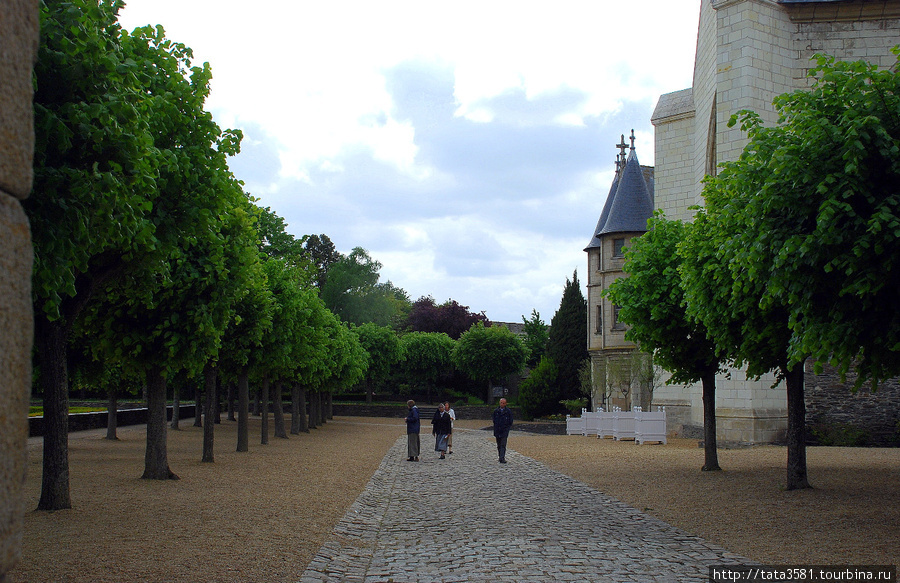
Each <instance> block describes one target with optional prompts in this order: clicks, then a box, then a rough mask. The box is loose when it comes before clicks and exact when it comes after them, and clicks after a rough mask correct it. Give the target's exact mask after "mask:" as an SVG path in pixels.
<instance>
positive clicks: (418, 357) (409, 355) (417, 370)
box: [400, 332, 456, 385]
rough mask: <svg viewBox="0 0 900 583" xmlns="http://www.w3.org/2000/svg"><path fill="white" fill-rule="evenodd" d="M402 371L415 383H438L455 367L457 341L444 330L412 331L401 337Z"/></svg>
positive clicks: (408, 379) (409, 380)
mask: <svg viewBox="0 0 900 583" xmlns="http://www.w3.org/2000/svg"><path fill="white" fill-rule="evenodd" d="M400 344H401V347H402V352H403V363H402V367H401V368H402V371H403V373H404V374H405V375H406V377H407V378H406V380H407V381H408V382H410V383H412V384H413V385H425V384H431V385H433V384H434V383H437V382H438V380H439V379H440V378H441V377H443V376H445V375H446V374H447V373H448V372H449V371H450V370H451V369H452V367H453V358H452V356H453V348H454V346H456V342H455V341H454V340H453V339H452V338H450V337H449V336H447V335H446V334H444V333H443V332H410V333H408V334H404V335H403V336H402V337H401V338H400Z"/></svg>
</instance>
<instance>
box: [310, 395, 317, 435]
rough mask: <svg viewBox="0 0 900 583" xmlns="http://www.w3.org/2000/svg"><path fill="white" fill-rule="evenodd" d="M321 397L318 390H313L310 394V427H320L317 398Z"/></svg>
mask: <svg viewBox="0 0 900 583" xmlns="http://www.w3.org/2000/svg"><path fill="white" fill-rule="evenodd" d="M318 398H319V393H318V391H312V392H311V393H310V394H309V428H310V429H318V427H319V417H318V410H317V409H316V399H318Z"/></svg>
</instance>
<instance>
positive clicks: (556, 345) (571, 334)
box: [547, 270, 588, 399]
mask: <svg viewBox="0 0 900 583" xmlns="http://www.w3.org/2000/svg"><path fill="white" fill-rule="evenodd" d="M547 354H548V355H549V356H550V358H552V359H553V362H554V363H556V366H557V367H558V368H559V376H558V377H557V385H558V389H559V397H560V398H563V399H577V398H578V397H579V396H580V394H581V388H580V387H581V383H580V381H579V379H578V368H579V367H580V366H581V363H582V362H584V359H585V358H587V357H588V353H587V300H585V299H584V294H582V293H581V284H580V283H579V282H578V271H577V270H576V271H575V273H573V274H572V280H571V281H570V280H569V279H568V278H567V279H566V287H565V289H564V290H563V295H562V299H561V300H560V303H559V309H558V310H557V311H556V313H555V314H554V315H553V319H552V320H550V335H549V340H548V347H547Z"/></svg>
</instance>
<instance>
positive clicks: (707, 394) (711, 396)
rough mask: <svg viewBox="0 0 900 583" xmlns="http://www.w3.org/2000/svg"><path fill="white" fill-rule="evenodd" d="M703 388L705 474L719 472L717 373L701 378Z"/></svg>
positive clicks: (704, 375) (708, 373)
mask: <svg viewBox="0 0 900 583" xmlns="http://www.w3.org/2000/svg"><path fill="white" fill-rule="evenodd" d="M700 382H701V384H702V386H703V468H702V470H703V471H704V472H713V471H719V470H721V469H722V468H720V467H719V451H718V445H717V444H716V372H715V371H711V372H706V373H703V376H702V377H701V378H700Z"/></svg>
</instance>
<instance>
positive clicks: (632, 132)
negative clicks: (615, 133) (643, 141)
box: [622, 130, 634, 150]
mask: <svg viewBox="0 0 900 583" xmlns="http://www.w3.org/2000/svg"><path fill="white" fill-rule="evenodd" d="M629 139H630V140H631V149H632V150H634V130H631V137H630V138H629ZM622 141H625V140H622Z"/></svg>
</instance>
